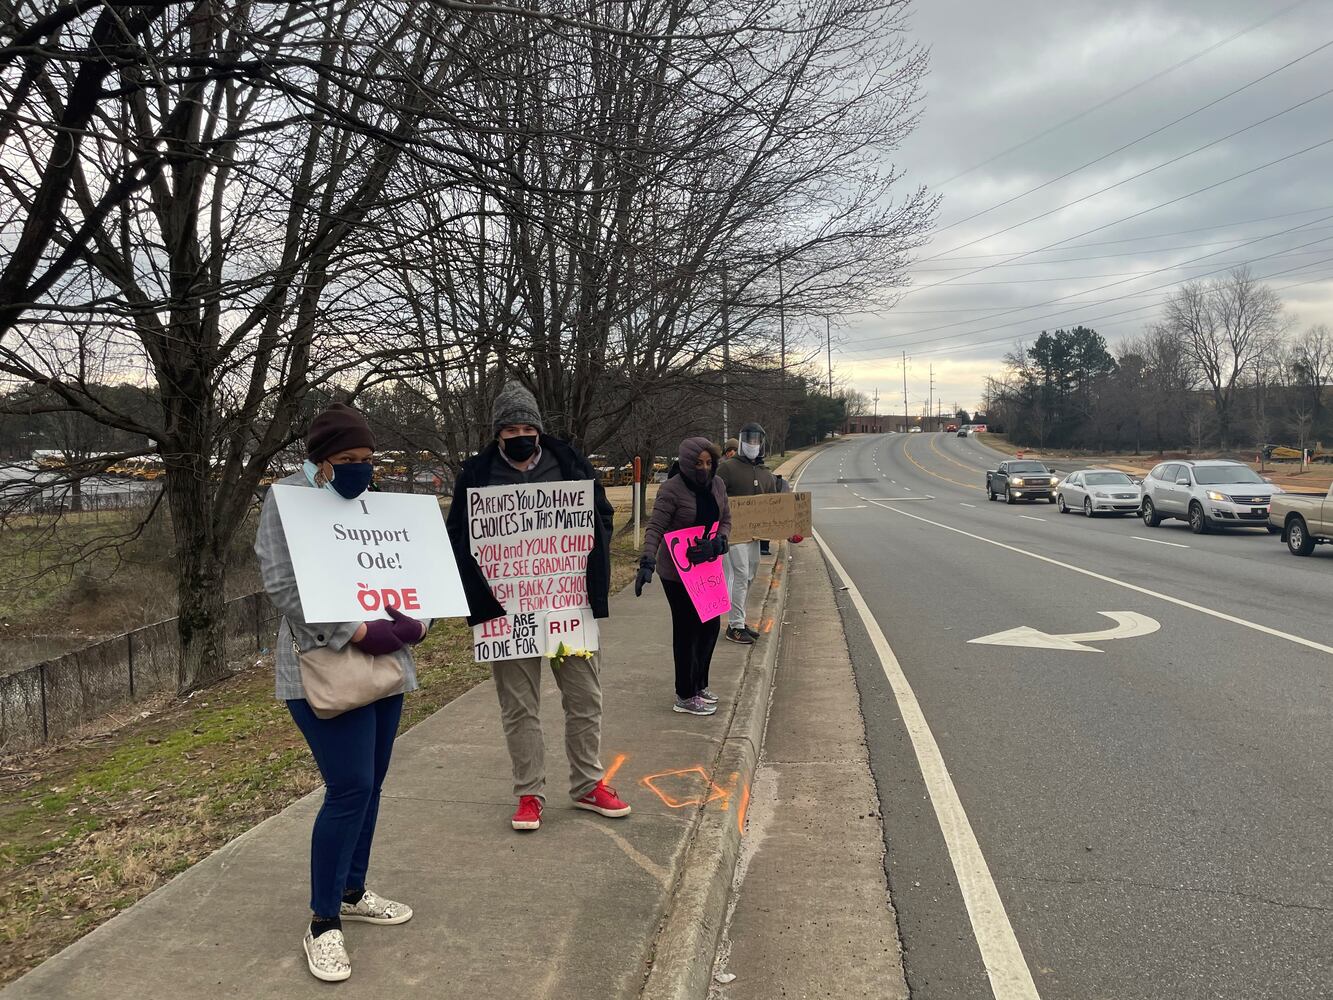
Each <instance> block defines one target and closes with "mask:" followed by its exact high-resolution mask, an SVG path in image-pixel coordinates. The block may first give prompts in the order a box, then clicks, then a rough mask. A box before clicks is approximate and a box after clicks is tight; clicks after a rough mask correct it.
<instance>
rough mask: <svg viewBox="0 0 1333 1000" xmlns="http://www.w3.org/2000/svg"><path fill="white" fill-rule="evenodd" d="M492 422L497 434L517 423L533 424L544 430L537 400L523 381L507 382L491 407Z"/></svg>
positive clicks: (539, 429)
mask: <svg viewBox="0 0 1333 1000" xmlns="http://www.w3.org/2000/svg"><path fill="white" fill-rule="evenodd" d="M491 423H492V425H493V427H494V430H495V433H496V434H499V433H500V431H501V430H502V429H503V428H505V427H512V426H514V425H515V424H531V425H532V426H533V427H535V428H537V430H538V431H542V430H543V428H542V415H541V413H540V411H538V409H537V400H536V398H535V397H534V396H533V395H532V393H530V392H528V390H527V389H526V388H525V387H524V386H523V383H521V382H506V383H505V385H504V388H503V389H501V390H500V394H499V395H498V396H496V397H495V405H494V406H493V407H492V408H491Z"/></svg>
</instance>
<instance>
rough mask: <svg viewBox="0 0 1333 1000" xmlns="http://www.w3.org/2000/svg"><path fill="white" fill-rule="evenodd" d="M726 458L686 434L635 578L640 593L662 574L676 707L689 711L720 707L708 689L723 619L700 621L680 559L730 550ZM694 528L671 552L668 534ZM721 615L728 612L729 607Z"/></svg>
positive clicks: (698, 559) (710, 557) (692, 561)
mask: <svg viewBox="0 0 1333 1000" xmlns="http://www.w3.org/2000/svg"><path fill="white" fill-rule="evenodd" d="M721 458H722V452H721V450H720V449H719V448H718V446H717V445H715V444H713V443H712V442H711V441H709V440H708V439H707V438H702V437H692V438H686V439H685V440H684V441H682V442H681V443H680V452H679V454H678V456H677V461H676V464H675V465H674V466H673V467H672V469H671V471H670V473H669V474H668V476H667V481H666V482H665V483H663V484H662V488H661V489H659V490H658V491H657V499H656V501H654V503H653V516H652V517H651V518H650V519H649V521H648V530H647V531H646V532H645V534H644V539H643V554H642V555H641V556H640V557H639V575H638V577H637V578H636V579H635V581H634V593H635V595H636V596H638V595H642V594H643V588H644V587H645V586H646V585H647V584H649V583H650V582H652V579H653V573H654V572H655V571H656V572H660V573H661V575H662V590H663V592H664V593H665V594H666V598H667V602H668V603H669V604H670V605H671V645H672V652H673V654H674V658H675V661H676V701H675V704H674V705H673V706H672V711H675V712H682V713H685V714H687V715H712V714H713V713H714V712H716V711H717V695H715V694H713V692H712V691H711V690H709V687H708V670H709V667H710V666H711V665H712V662H713V650H714V648H715V647H716V646H717V634H718V628H719V622H720V620H721V619H720V618H719V617H714V618H711V619H709V620H708V621H701V620H700V615H699V612H698V610H697V609H696V607H695V604H694V600H693V598H691V596H690V595H689V593H688V592H687V591H686V589H685V584H684V583H683V582H681V576H680V570H679V568H678V567H677V565H676V559H677V558H682V559H684V560H686V563H687V564H688V565H699V564H702V563H708V562H713V561H715V560H717V559H719V558H720V557H721V556H723V555H724V554H725V553H726V551H727V536H728V535H730V534H731V506H730V504H729V503H728V502H727V488H726V486H725V485H724V484H723V482H722V479H721V478H719V477H718V475H717V467H718V463H719V461H720V460H721ZM691 527H702V528H703V529H704V534H703V536H702V537H700V538H699V540H698V541H696V542H695V543H694V544H693V545H691V546H690V547H689V549H688V550H687V551H686V552H685V553H683V554H681V555H677V554H676V553H672V552H670V551H668V547H667V545H666V538H665V536H666V535H668V534H670V533H671V532H673V531H678V530H680V529H682V528H691ZM720 613H725V608H724V609H722V611H721V612H720Z"/></svg>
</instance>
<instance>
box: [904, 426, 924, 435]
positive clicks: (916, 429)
mask: <svg viewBox="0 0 1333 1000" xmlns="http://www.w3.org/2000/svg"><path fill="white" fill-rule="evenodd" d="M907 433H908V434H920V433H921V428H920V427H909V428H907Z"/></svg>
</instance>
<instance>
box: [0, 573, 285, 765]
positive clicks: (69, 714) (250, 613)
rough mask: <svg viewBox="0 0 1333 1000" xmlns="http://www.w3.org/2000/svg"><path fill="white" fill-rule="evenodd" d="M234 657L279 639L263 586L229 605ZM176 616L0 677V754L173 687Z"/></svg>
mask: <svg viewBox="0 0 1333 1000" xmlns="http://www.w3.org/2000/svg"><path fill="white" fill-rule="evenodd" d="M226 614H227V623H226V632H225V637H226V655H227V658H228V659H232V658H234V657H237V656H240V655H243V654H249V653H252V652H255V653H257V652H259V651H261V650H264V649H267V648H268V647H270V646H271V645H272V644H273V641H274V635H275V633H276V631H277V620H278V617H279V616H278V614H277V612H276V611H275V610H274V609H273V605H272V604H270V603H269V599H268V595H267V594H265V593H263V592H262V591H261V592H259V593H256V594H248V595H246V596H245V597H239V598H237V599H236V600H234V601H228V602H227V604H226ZM179 657H180V637H179V635H178V634H177V631H176V619H175V618H168V619H167V620H166V621H161V622H157V623H156V624H153V625H145V626H143V627H142V628H137V629H134V630H133V631H131V632H126V633H125V634H124V635H119V636H116V637H115V638H112V639H107V640H104V641H103V642H99V643H95V644H93V645H91V646H86V647H84V648H83V649H77V650H74V651H73V652H70V653H66V654H65V655H63V656H59V657H55V658H53V659H50V660H47V661H45V662H43V663H39V664H37V665H36V666H34V667H28V668H27V669H26V670H20V671H17V672H16V673H12V674H8V675H6V676H4V677H0V753H7V752H12V751H15V750H23V749H28V748H31V747H34V746H39V745H41V744H43V743H46V742H48V741H50V740H53V739H57V738H59V737H60V736H62V735H64V734H66V733H69V732H71V731H72V730H74V729H76V728H77V727H79V726H81V725H83V724H84V723H87V722H91V721H92V720H94V719H96V718H98V717H99V716H102V715H105V714H106V713H107V712H110V711H113V710H114V709H117V708H121V707H123V706H125V705H128V704H131V703H133V702H136V701H142V700H143V699H145V698H147V697H150V696H151V695H154V694H160V693H161V692H163V691H172V690H175V687H176V666H177V662H178V660H179Z"/></svg>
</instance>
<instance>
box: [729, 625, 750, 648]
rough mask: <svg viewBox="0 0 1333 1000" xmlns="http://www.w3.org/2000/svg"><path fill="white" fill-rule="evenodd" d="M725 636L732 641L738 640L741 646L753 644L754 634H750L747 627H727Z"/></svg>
mask: <svg viewBox="0 0 1333 1000" xmlns="http://www.w3.org/2000/svg"><path fill="white" fill-rule="evenodd" d="M727 638H728V639H729V640H731V641H732V642H739V643H740V644H741V645H742V646H753V645H754V636H752V635H751V634H750V631H749V629H743V628H728V629H727Z"/></svg>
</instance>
